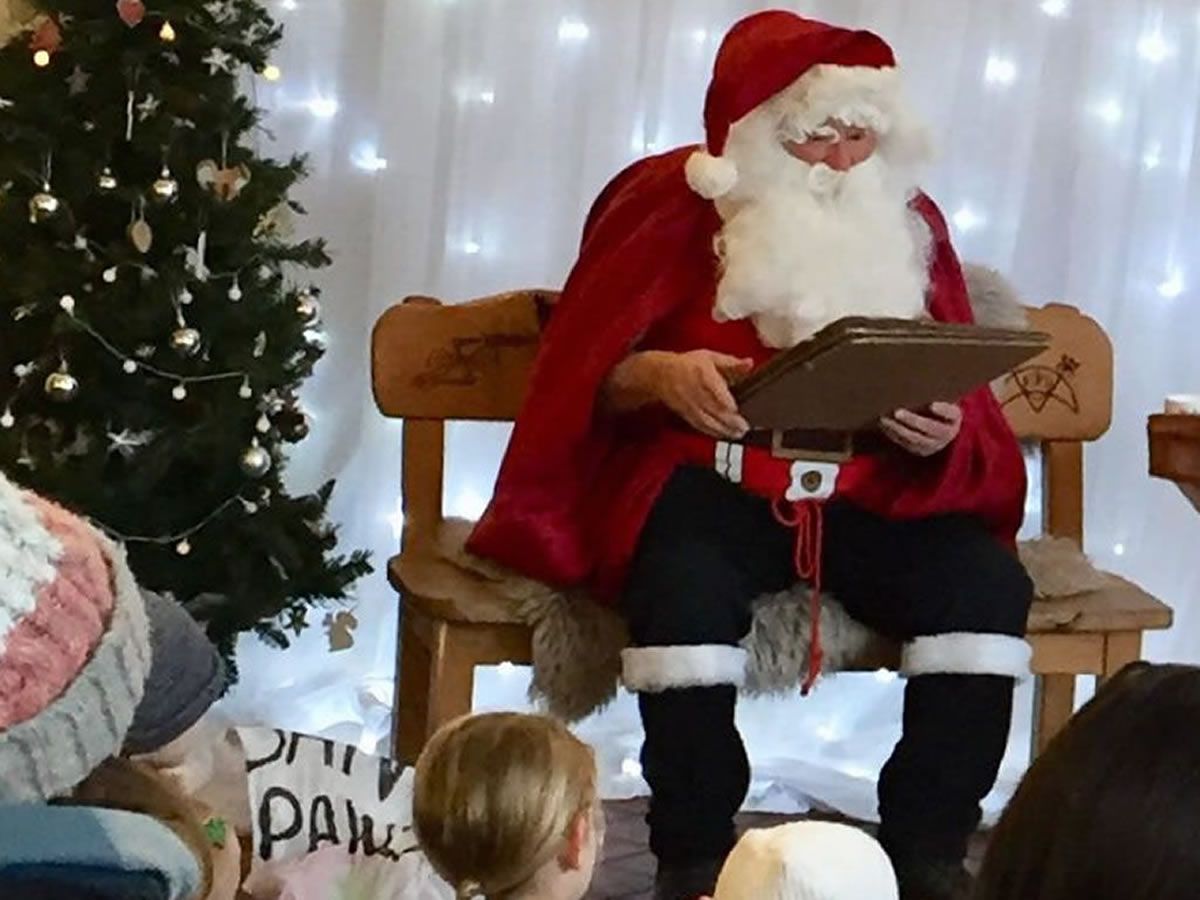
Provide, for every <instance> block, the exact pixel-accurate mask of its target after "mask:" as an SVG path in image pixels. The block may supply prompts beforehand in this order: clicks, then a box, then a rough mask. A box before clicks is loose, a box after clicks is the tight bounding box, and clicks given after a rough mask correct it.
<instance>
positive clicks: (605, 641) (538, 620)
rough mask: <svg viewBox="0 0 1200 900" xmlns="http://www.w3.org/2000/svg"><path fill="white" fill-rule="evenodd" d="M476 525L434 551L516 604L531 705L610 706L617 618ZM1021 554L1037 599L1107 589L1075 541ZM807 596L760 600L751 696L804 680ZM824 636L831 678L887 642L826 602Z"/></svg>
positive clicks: (993, 295)
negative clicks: (546, 579) (528, 654)
mask: <svg viewBox="0 0 1200 900" xmlns="http://www.w3.org/2000/svg"><path fill="white" fill-rule="evenodd" d="M965 273H966V275H967V283H968V288H969V289H970V294H971V302H972V306H973V307H974V310H975V316H976V320H977V321H978V322H979V323H980V324H986V325H994V326H1001V327H1024V325H1025V315H1024V311H1023V309H1022V307H1021V305H1020V302H1019V301H1018V300H1017V297H1016V295H1015V293H1014V291H1013V289H1012V288H1011V286H1010V285H1009V284H1008V283H1007V282H1006V281H1005V279H1004V278H1003V277H1002V276H1000V275H999V274H998V273H996V272H994V271H993V270H990V269H985V268H983V267H980V266H967V267H966V268H965ZM472 525H473V523H471V522H467V521H464V520H461V519H450V520H447V521H446V522H444V523H443V527H442V531H441V533H440V534H439V536H438V550H439V552H440V554H441V555H442V556H443V557H444V558H445V559H447V560H448V561H450V562H453V563H454V564H455V565H457V566H459V567H460V568H463V569H465V570H467V571H469V572H471V573H473V574H475V575H477V576H479V577H481V578H483V579H485V580H486V581H488V582H489V584H490V585H491V586H492V587H493V588H494V589H495V590H496V591H497V592H498V593H500V594H501V595H503V596H505V597H508V598H509V599H511V600H512V602H513V604H514V606H515V608H516V609H517V610H518V612H519V615H520V618H521V619H522V620H523V621H524V622H525V623H526V624H528V625H529V626H530V627H531V628H532V630H533V682H532V684H531V686H530V695H531V699H532V700H533V701H534V702H536V703H537V704H538V705H540V706H542V707H543V708H545V709H546V710H547V711H548V712H549V713H551V714H553V715H555V716H558V717H560V718H563V719H565V720H567V721H576V720H578V719H582V718H584V717H585V716H587V715H589V714H590V713H592V712H595V711H596V710H598V709H600V708H602V707H604V706H605V705H606V704H607V703H609V702H610V701H611V700H612V699H613V698H614V697H615V696H616V693H617V687H618V684H619V682H620V676H621V651H622V650H623V649H625V647H626V645H627V643H628V636H627V633H626V629H625V624H624V622H623V621H622V619H621V617H620V616H619V615H618V614H617V613H616V612H614V611H613V610H611V609H609V608H606V607H603V606H601V605H599V604H597V603H595V602H593V601H592V600H591V599H590V598H589V597H588V596H587V594H586V592H585V591H582V590H570V591H562V590H559V589H556V588H553V587H550V586H548V585H545V584H542V583H540V582H537V581H534V580H532V579H529V578H525V577H523V576H520V575H518V574H516V573H514V572H511V571H509V570H506V569H503V568H501V567H499V566H496V565H494V564H493V563H491V562H489V561H487V560H483V559H479V558H478V557H475V556H472V555H471V554H469V553H468V552H467V551H466V550H465V544H466V540H467V536H468V535H469V534H470V532H471V528H472ZM1020 554H1021V561H1022V562H1023V563H1024V564H1025V567H1026V569H1027V570H1028V571H1029V574H1030V577H1031V578H1032V579H1033V582H1034V586H1035V590H1036V593H1037V595H1038V596H1039V597H1040V598H1043V599H1051V598H1054V597H1065V596H1071V595H1074V594H1080V593H1084V592H1086V591H1091V590H1095V589H1097V588H1099V587H1101V586H1102V585H1103V584H1104V576H1103V575H1102V574H1101V573H1100V572H1098V571H1097V570H1096V569H1095V568H1094V567H1093V566H1092V564H1091V562H1090V561H1089V560H1088V559H1087V557H1086V556H1084V554H1083V553H1082V552H1081V551H1080V550H1079V549H1078V548H1077V547H1076V546H1075V545H1074V543H1072V542H1071V541H1069V540H1064V539H1059V538H1040V539H1038V540H1034V541H1029V542H1025V543H1022V544H1021V547H1020ZM807 594H808V591H807V588H806V587H805V586H804V585H797V586H796V587H795V588H793V589H792V590H790V591H785V592H783V593H780V594H773V595H768V596H763V597H761V598H759V600H758V601H757V605H756V609H755V615H754V623H753V626H752V628H751V631H750V634H749V635H748V636H747V638H746V640H745V641H744V643H743V646H744V647H745V649H746V650H747V652H748V655H749V662H748V671H747V678H746V685H745V688H744V690H745V691H746V692H747V693H749V694H783V693H790V692H792V691H794V690H796V689H797V688H798V686H799V684H800V683H801V682H802V681H803V679H804V674H805V673H806V672H807V669H808V651H809V632H810V627H809V620H810V613H809V604H808V603H807V602H805V601H806V600H807ZM821 634H822V642H823V644H824V647H825V666H824V668H825V671H826V672H834V671H837V670H839V669H843V668H845V667H846V666H848V665H851V664H853V662H854V661H855V660H856V659H860V658H861V657H862V656H863V654H864V653H865V652H867V651H868V650H869V649H870V648H872V647H873V646H878V645H879V644H880V642H881V639H880V637H879V636H878V635H876V634H875V633H874V632H872V631H871V630H870V629H868V628H867V627H866V626H864V625H862V624H861V623H859V622H857V621H855V620H854V619H852V618H851V617H850V615H849V614H848V613H847V612H846V611H845V610H844V609H843V608H842V607H841V605H840V604H838V603H837V601H836V599H835V598H833V597H829V596H826V597H825V598H824V602H823V604H822V611H821Z"/></svg>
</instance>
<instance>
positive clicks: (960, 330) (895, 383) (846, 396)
mask: <svg viewBox="0 0 1200 900" xmlns="http://www.w3.org/2000/svg"><path fill="white" fill-rule="evenodd" d="M1049 344H1050V338H1049V336H1048V335H1045V334H1041V333H1039V332H1035V331H1025V330H1012V329H1004V328H985V327H981V326H977V325H953V324H946V323H943V322H925V321H910V320H907V319H866V318H846V319H841V320H839V321H837V322H835V323H833V324H832V325H830V326H828V327H827V328H824V329H822V330H821V331H820V332H818V333H817V335H816V336H815V337H813V338H812V339H811V340H808V341H805V342H804V343H802V344H798V345H797V346H795V347H793V348H792V349H790V350H786V351H783V352H781V353H779V354H778V355H777V356H775V357H774V358H773V359H772V360H771V361H770V362H768V363H767V364H766V365H764V366H762V367H760V368H758V369H756V370H755V371H753V372H751V373H750V374H749V375H748V376H746V377H745V378H744V379H742V380H741V381H739V382H738V383H737V384H736V385H734V387H733V394H734V397H735V399H736V400H737V401H738V405H739V407H740V409H741V413H742V416H743V417H745V419H746V421H748V422H749V423H750V427H751V428H752V429H755V430H765V431H776V432H785V431H798V430H802V431H810V432H837V433H845V434H852V433H855V432H860V431H866V430H871V429H873V428H874V427H875V425H876V423H877V422H878V421H879V419H880V418H881V417H882V416H885V415H888V414H890V413H892V412H894V411H895V410H897V409H912V410H921V409H924V408H926V407H928V406H929V405H930V404H931V403H934V402H936V401H939V400H941V401H949V402H953V401H956V400H958V399H959V398H961V397H963V396H964V395H966V394H968V393H970V392H971V391H973V390H975V389H976V388H978V387H981V386H982V385H985V384H987V383H989V382H990V381H992V380H993V379H995V378H998V377H1000V376H1001V375H1004V374H1005V373H1006V372H1008V371H1010V370H1011V369H1013V368H1015V367H1016V366H1018V365H1020V364H1021V363H1023V362H1025V361H1026V360H1029V359H1031V358H1033V357H1034V356H1037V355H1038V354H1039V353H1041V352H1042V351H1043V350H1045V349H1046V348H1047V347H1048V346H1049Z"/></svg>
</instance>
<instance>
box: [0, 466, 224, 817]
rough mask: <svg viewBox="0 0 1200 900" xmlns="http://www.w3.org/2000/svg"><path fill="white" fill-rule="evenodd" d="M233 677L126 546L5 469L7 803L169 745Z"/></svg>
mask: <svg viewBox="0 0 1200 900" xmlns="http://www.w3.org/2000/svg"><path fill="white" fill-rule="evenodd" d="M224 684H225V679H224V672H223V670H222V667H221V663H220V658H219V657H218V655H217V653H216V650H215V649H214V648H213V646H212V644H211V643H209V641H208V640H207V638H206V637H205V636H204V633H203V632H202V631H201V630H200V628H199V626H197V625H196V624H195V623H194V622H193V621H192V620H191V617H190V616H188V614H187V613H186V612H185V611H184V610H183V609H182V608H181V607H179V606H178V605H176V604H174V603H172V602H171V601H169V600H165V599H163V598H161V597H158V596H157V595H152V594H149V593H148V592H147V593H143V592H141V591H140V590H139V589H138V586H137V584H136V583H135V581H134V579H133V575H132V574H131V573H130V571H129V567H128V566H127V565H126V562H125V557H124V554H123V553H122V551H121V550H120V549H119V548H118V547H116V546H115V545H113V544H112V543H111V542H109V541H108V540H107V539H106V538H104V537H103V536H102V535H101V534H100V533H99V532H98V531H96V529H94V528H93V527H92V526H90V525H88V524H87V523H86V522H84V521H83V520H82V519H80V518H79V517H78V516H75V515H72V514H71V513H68V512H67V511H66V510H64V509H61V508H60V507H58V506H55V505H54V504H52V503H49V502H47V501H45V500H43V499H41V498H40V497H38V496H36V495H34V494H32V493H28V492H24V491H21V490H20V489H19V488H17V487H16V486H15V485H13V484H12V483H11V482H9V481H8V480H7V479H6V478H4V476H3V475H0V803H6V802H7V803H13V802H29V801H39V800H46V799H49V798H51V797H55V796H59V795H61V794H63V793H66V792H67V791H70V790H71V789H72V788H73V787H74V786H75V785H76V784H78V783H79V782H80V781H82V780H83V779H84V778H86V777H87V775H88V774H89V773H90V772H91V771H92V770H93V769H94V768H95V767H96V766H97V765H99V764H100V763H101V762H103V761H104V760H105V759H107V758H108V757H110V756H114V755H116V754H118V753H120V752H121V751H122V748H123V746H124V747H125V749H126V750H128V751H129V752H147V751H150V750H154V749H156V748H158V747H160V746H162V745H164V744H167V743H169V742H170V741H172V740H174V739H175V738H176V737H178V736H179V735H180V734H182V733H183V732H184V731H186V730H187V729H188V728H190V727H191V726H192V724H194V723H195V722H196V721H197V720H198V719H199V718H200V716H201V715H203V713H204V711H205V710H207V709H208V707H209V706H210V705H211V704H212V702H213V701H214V700H215V699H216V697H217V696H218V695H219V694H220V692H221V691H222V690H223V688H224Z"/></svg>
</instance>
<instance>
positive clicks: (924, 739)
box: [624, 468, 1032, 862]
mask: <svg viewBox="0 0 1200 900" xmlns="http://www.w3.org/2000/svg"><path fill="white" fill-rule="evenodd" d="M794 537H795V536H794V533H793V532H792V531H791V530H790V529H787V528H784V527H783V526H781V525H780V524H778V522H777V521H776V519H775V518H774V516H773V514H772V512H771V509H770V506H769V504H768V503H767V501H765V500H763V499H761V498H759V497H756V496H754V495H751V494H749V493H747V492H745V491H743V490H742V489H741V488H740V487H738V486H736V485H734V484H731V483H729V482H727V481H725V480H724V479H722V478H721V477H720V476H719V475H718V474H717V473H715V472H713V471H710V470H706V469H701V468H683V469H680V470H679V471H677V472H676V473H675V475H674V476H673V477H672V479H671V481H670V482H669V483H668V484H667V487H666V489H665V491H664V492H663V494H662V496H661V498H660V499H659V501H658V503H657V504H656V506H655V508H654V510H653V511H652V513H651V515H650V518H649V519H648V521H647V524H646V527H645V529H644V531H643V533H642V536H641V539H640V543H639V547H638V551H637V553H636V555H635V559H634V562H633V565H632V568H631V571H630V576H629V581H628V585H627V588H626V594H625V597H624V606H625V611H626V615H627V617H628V620H629V625H630V632H631V636H632V639H633V646H635V647H669V646H688V645H711V644H717V645H735V644H738V643H739V642H740V641H741V640H742V638H744V637H745V636H746V634H747V633H748V632H749V629H750V623H751V603H752V601H753V600H754V599H755V598H756V597H758V596H759V595H761V594H763V593H765V592H774V591H780V590H784V589H786V588H788V587H789V586H791V585H792V584H794V583H795V581H796V575H795V570H794V567H793V546H794V545H793V541H794ZM823 565H824V579H825V586H826V588H827V589H828V590H829V591H830V592H831V593H832V594H833V595H834V596H836V597H837V599H838V600H839V601H840V602H841V603H842V604H843V605H844V606H845V607H846V609H847V610H848V611H849V613H850V614H851V615H852V616H853V617H854V618H856V619H858V620H859V621H861V622H863V623H864V624H866V625H868V626H870V627H871V628H873V629H875V630H877V631H879V632H881V633H883V634H886V635H888V636H891V637H894V638H899V639H906V638H911V637H915V636H919V635H939V634H946V633H953V632H982V633H988V634H999V635H1011V636H1017V637H1019V636H1022V635H1023V634H1024V631H1025V623H1026V618H1027V615H1028V610H1029V604H1030V602H1031V599H1032V586H1031V583H1030V581H1029V578H1028V576H1027V575H1026V574H1025V570H1024V568H1023V567H1022V566H1021V564H1020V562H1019V560H1017V558H1016V557H1015V556H1013V555H1012V554H1011V553H1010V552H1009V551H1008V550H1007V549H1006V548H1004V547H1003V546H1001V545H1000V544H999V543H997V542H996V541H995V540H994V539H993V538H992V537H991V536H990V535H989V534H988V533H987V532H986V531H985V530H984V528H983V527H982V525H981V524H980V523H979V522H977V521H976V520H974V519H973V518H970V517H965V516H946V517H938V518H931V519H923V520H917V521H907V522H896V521H891V520H886V519H882V518H880V517H878V516H875V515H872V514H870V513H867V512H865V511H863V510H861V509H858V508H855V507H853V506H850V505H848V504H845V503H839V502H836V501H835V502H831V503H830V504H828V505H827V506H826V509H825V538H824V555H823ZM1013 684H1014V682H1013V679H1012V678H1010V677H1004V676H996V675H940V674H931V675H922V676H920V677H915V678H912V679H910V680H909V681H908V684H907V686H906V689H905V694H904V720H903V736H902V737H901V739H900V742H899V743H898V744H897V745H896V748H895V751H894V752H893V754H892V756H891V758H890V759H889V761H888V763H887V764H886V766H885V767H884V770H883V773H882V775H881V777H880V781H879V812H880V817H881V822H882V824H881V828H880V840H881V842H882V843H883V845H884V847H885V849H887V851H888V852H889V853H890V854H891V855H892V858H893V859H896V860H904V861H932V862H943V861H961V859H962V858H963V856H964V855H965V852H966V842H967V838H968V837H969V835H970V834H971V832H972V831H973V830H974V829H975V828H976V827H977V826H978V824H979V818H980V807H979V803H980V801H981V800H982V799H983V797H984V796H985V795H986V794H987V792H988V791H989V790H991V787H992V785H993V783H994V782H995V779H996V774H997V772H998V770H999V767H1000V762H1001V758H1002V757H1003V754H1004V749H1005V745H1006V743H1007V740H1008V733H1009V727H1010V720H1011V716H1012V693H1013ZM736 701H737V692H736V689H735V688H734V687H732V686H717V687H697V688H682V689H675V690H667V691H663V692H661V693H643V694H641V695H640V697H639V704H640V708H641V714H642V723H643V726H644V728H645V732H646V740H645V745H644V747H643V750H642V767H643V772H644V774H645V777H646V779H647V781H648V782H649V784H650V788H651V791H652V797H651V803H650V814H649V824H650V834H651V837H650V844H651V848H652V849H653V851H654V853H655V855H656V856H657V857H658V858H659V859H660V860H662V861H666V862H690V861H696V860H701V859H713V858H720V857H723V856H724V855H725V854H726V853H727V852H728V850H729V849H730V848H731V847H732V845H733V842H734V840H735V832H734V824H733V817H734V815H735V813H736V812H737V810H738V809H739V807H740V806H741V804H742V802H743V801H744V799H745V796H746V792H747V790H748V788H749V782H750V769H749V763H748V760H747V756H746V751H745V748H744V747H743V744H742V740H741V737H740V735H739V734H738V731H737V728H736V726H735V724H734V707H735V704H736Z"/></svg>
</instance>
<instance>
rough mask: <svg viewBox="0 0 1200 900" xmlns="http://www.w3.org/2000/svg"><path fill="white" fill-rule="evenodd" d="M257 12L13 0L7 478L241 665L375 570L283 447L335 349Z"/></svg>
mask: <svg viewBox="0 0 1200 900" xmlns="http://www.w3.org/2000/svg"><path fill="white" fill-rule="evenodd" d="M280 37H281V32H280V29H279V28H278V26H277V25H276V24H275V23H274V22H273V21H272V19H271V18H270V17H269V15H268V14H267V13H266V11H265V10H264V8H263V7H262V5H261V4H260V3H258V2H255V0H215V2H210V3H196V2H194V0H153V2H151V3H150V4H149V5H147V4H146V3H144V2H143V0H120V2H117V3H115V4H114V2H113V0H0V44H2V46H0V467H3V469H4V470H5V471H6V472H8V473H9V474H10V475H11V476H12V477H14V478H15V479H16V480H18V481H19V482H21V483H23V484H25V485H27V486H29V487H30V488H32V489H35V490H37V491H40V492H42V493H44V494H45V495H47V496H50V497H54V498H56V499H58V500H60V501H61V502H63V503H64V504H66V505H68V506H70V507H72V508H74V509H77V510H79V511H81V512H83V513H85V514H87V515H88V516H90V517H91V518H92V520H93V521H94V522H95V523H96V524H97V525H99V526H100V527H102V528H103V529H104V530H105V531H107V532H108V533H109V534H110V535H112V536H113V537H114V538H115V539H118V540H120V541H121V542H123V543H124V544H125V546H126V548H127V550H128V553H129V558H130V562H131V564H132V567H133V569H134V572H135V574H136V575H137V576H138V579H139V581H140V582H141V583H142V584H143V585H144V586H145V587H147V588H150V589H152V590H159V591H165V592H170V593H171V594H173V595H174V596H175V597H176V598H177V599H179V600H180V601H181V602H183V603H184V604H185V605H186V606H187V607H188V608H189V610H191V612H192V613H193V615H195V616H196V618H197V619H199V620H201V621H202V622H204V623H205V624H206V626H207V628H208V630H209V633H210V635H211V636H212V637H213V638H214V640H215V641H216V642H217V643H218V645H219V646H220V647H221V649H222V651H223V652H224V653H225V655H226V656H227V657H229V656H230V655H231V653H232V649H233V645H234V640H235V638H236V636H237V635H238V634H239V633H240V632H243V631H248V630H253V631H255V632H257V633H258V634H259V635H260V636H261V637H263V638H264V639H266V640H268V641H270V642H272V643H274V644H277V645H279V646H286V645H287V642H288V636H287V631H288V630H291V631H294V632H296V633H298V632H299V630H300V629H301V628H303V627H304V625H305V624H306V621H305V614H306V611H307V610H308V609H310V608H311V606H312V605H313V604H314V603H319V602H321V601H323V600H330V599H337V598H342V597H344V596H345V592H346V590H347V588H348V587H349V586H350V585H351V583H352V582H353V581H354V580H355V579H356V578H358V577H360V576H361V575H363V574H365V573H366V572H367V571H369V565H368V562H367V558H366V555H365V554H363V553H357V552H356V553H353V554H351V555H349V556H348V557H343V556H337V555H335V546H336V536H335V534H334V530H333V529H332V528H331V527H330V526H329V525H328V524H327V522H326V519H325V508H326V504H327V502H328V500H329V497H330V492H331V490H332V485H327V486H325V487H324V488H323V489H322V490H320V491H319V492H317V493H316V494H313V495H310V496H303V497H293V496H290V495H289V494H288V493H287V491H286V490H285V488H284V486H283V482H282V477H281V476H282V468H283V461H284V458H283V449H284V447H285V445H286V444H288V443H289V442H295V441H299V440H300V439H302V438H303V437H304V436H305V435H306V433H307V431H308V421H307V419H306V417H305V414H304V412H303V410H302V409H301V408H300V406H299V403H298V398H297V393H296V391H297V388H298V386H299V384H300V383H301V382H302V381H303V379H304V378H305V377H306V376H308V375H309V374H310V373H311V371H312V368H313V365H314V364H315V363H316V362H317V360H318V359H319V358H320V356H321V354H322V351H323V344H322V339H321V333H320V330H319V316H320V310H319V305H318V301H317V292H316V290H315V289H314V288H313V287H312V286H311V285H310V284H308V283H307V282H306V281H304V280H303V279H302V277H301V276H303V275H305V274H306V273H307V272H308V271H309V270H312V269H316V268H320V267H322V266H325V265H327V264H328V263H329V257H328V255H327V253H326V249H325V246H324V243H323V242H322V241H319V240H306V241H297V240H295V239H293V238H292V236H291V232H292V228H293V226H294V216H295V215H297V214H301V213H303V210H302V209H301V208H300V207H299V206H298V204H296V203H295V202H293V201H291V200H289V199H288V192H289V190H290V189H291V188H292V187H293V185H295V184H296V183H297V181H298V180H299V179H301V178H302V177H303V176H304V160H303V158H300V157H297V158H293V159H291V160H288V161H286V162H276V161H272V160H270V159H267V158H264V157H263V156H261V155H259V154H258V153H257V152H256V151H255V150H254V149H253V145H254V142H255V141H256V140H257V139H258V138H259V136H260V135H261V134H262V133H263V132H262V126H261V124H260V119H261V111H260V110H258V109H257V108H256V107H255V105H254V104H253V103H252V102H251V101H250V100H249V99H248V98H247V96H246V89H247V86H248V85H249V86H252V84H253V81H254V80H255V79H259V78H267V79H272V78H278V77H279V71H278V69H276V68H274V67H273V66H272V65H271V64H270V62H269V59H270V54H271V51H272V50H273V49H274V48H275V47H276V46H277V44H278V43H279V40H280Z"/></svg>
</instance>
